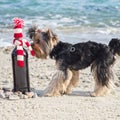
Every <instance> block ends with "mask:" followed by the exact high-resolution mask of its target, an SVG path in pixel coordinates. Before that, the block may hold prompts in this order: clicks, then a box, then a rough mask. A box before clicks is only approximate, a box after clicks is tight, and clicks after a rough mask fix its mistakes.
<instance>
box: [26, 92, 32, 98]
mask: <svg viewBox="0 0 120 120" xmlns="http://www.w3.org/2000/svg"><path fill="white" fill-rule="evenodd" d="M25 95H27V96H28V98H32V97H33V96H34V92H26V93H25Z"/></svg>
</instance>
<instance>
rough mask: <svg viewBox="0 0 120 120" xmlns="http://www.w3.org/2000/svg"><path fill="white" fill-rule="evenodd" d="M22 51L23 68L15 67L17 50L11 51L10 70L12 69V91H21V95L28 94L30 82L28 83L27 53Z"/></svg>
mask: <svg viewBox="0 0 120 120" xmlns="http://www.w3.org/2000/svg"><path fill="white" fill-rule="evenodd" d="M23 50H24V67H19V66H18V65H17V54H16V51H17V48H14V49H13V51H12V68H13V80H14V81H13V82H14V88H13V91H14V92H17V91H21V92H22V93H23V94H24V93H25V92H30V81H29V69H28V53H27V50H25V49H24V48H23Z"/></svg>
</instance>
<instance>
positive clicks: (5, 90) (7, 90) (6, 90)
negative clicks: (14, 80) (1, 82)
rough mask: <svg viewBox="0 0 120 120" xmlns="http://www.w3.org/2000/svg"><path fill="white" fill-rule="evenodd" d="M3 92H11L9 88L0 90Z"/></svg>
mask: <svg viewBox="0 0 120 120" xmlns="http://www.w3.org/2000/svg"><path fill="white" fill-rule="evenodd" d="M2 89H3V90H4V92H12V89H11V88H2Z"/></svg>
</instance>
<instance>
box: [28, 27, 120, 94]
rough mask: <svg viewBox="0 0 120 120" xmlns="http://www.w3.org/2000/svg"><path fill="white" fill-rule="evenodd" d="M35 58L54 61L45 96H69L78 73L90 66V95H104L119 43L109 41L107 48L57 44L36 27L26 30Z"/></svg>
mask: <svg viewBox="0 0 120 120" xmlns="http://www.w3.org/2000/svg"><path fill="white" fill-rule="evenodd" d="M28 35H29V37H30V38H31V39H32V41H33V43H32V48H33V49H34V51H35V55H36V57H37V58H41V59H46V58H47V56H49V55H50V57H51V58H52V59H55V60H56V66H57V72H56V73H55V74H54V75H53V77H52V80H51V82H50V83H49V85H48V87H47V88H46V89H45V96H60V95H63V94H69V93H70V92H71V89H72V87H75V86H77V84H78V81H79V70H82V69H85V68H87V67H89V66H91V71H92V73H93V77H94V80H95V89H94V92H93V93H91V96H105V95H106V94H108V93H109V92H110V90H111V88H112V80H111V79H112V78H113V72H112V66H113V64H114V62H115V60H116V56H120V40H119V39H116V38H114V39H112V40H111V41H110V42H109V44H108V45H105V44H101V43H96V42H92V41H88V42H82V43H78V44H74V45H72V44H70V43H65V42H61V41H59V40H58V37H57V35H56V34H55V33H53V32H52V31H51V30H50V29H48V30H46V31H41V30H40V29H38V28H37V27H36V26H34V27H31V28H30V29H29V30H28Z"/></svg>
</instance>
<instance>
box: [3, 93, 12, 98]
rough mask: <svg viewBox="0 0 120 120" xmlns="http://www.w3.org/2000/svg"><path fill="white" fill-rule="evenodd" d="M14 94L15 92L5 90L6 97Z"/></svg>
mask: <svg viewBox="0 0 120 120" xmlns="http://www.w3.org/2000/svg"><path fill="white" fill-rule="evenodd" d="M12 94H13V92H5V97H6V98H9V96H10V95H12Z"/></svg>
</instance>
